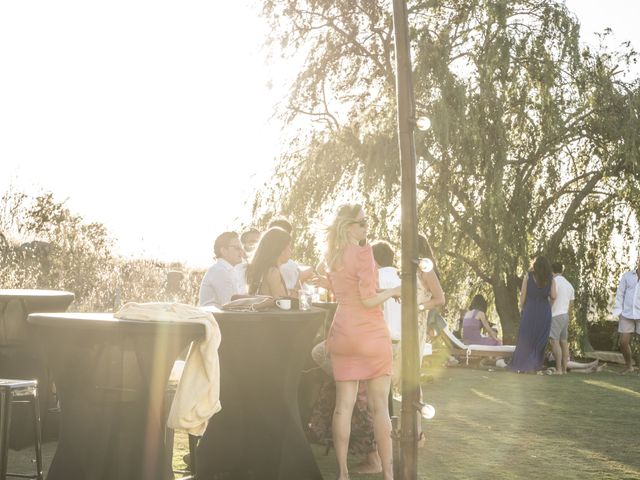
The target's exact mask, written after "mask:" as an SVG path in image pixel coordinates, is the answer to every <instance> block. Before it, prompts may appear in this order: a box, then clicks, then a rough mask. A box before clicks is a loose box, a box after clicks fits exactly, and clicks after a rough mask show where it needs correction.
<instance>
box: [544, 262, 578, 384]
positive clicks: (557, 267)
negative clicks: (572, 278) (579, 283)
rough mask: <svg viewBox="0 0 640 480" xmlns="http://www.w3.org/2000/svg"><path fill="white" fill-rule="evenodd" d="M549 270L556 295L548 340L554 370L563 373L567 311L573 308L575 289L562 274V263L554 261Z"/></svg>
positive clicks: (565, 359)
mask: <svg viewBox="0 0 640 480" xmlns="http://www.w3.org/2000/svg"><path fill="white" fill-rule="evenodd" d="M551 270H552V271H553V277H554V279H555V281H556V292H557V296H556V299H555V301H554V302H553V305H552V306H551V330H550V331H549V341H550V342H551V350H552V351H553V357H554V358H555V360H556V372H557V373H558V374H565V373H567V364H568V363H569V341H568V339H569V312H570V311H571V310H572V308H573V301H574V300H575V291H574V289H573V286H572V285H571V284H570V283H569V281H568V280H567V279H566V278H564V277H563V276H562V272H563V271H564V265H562V264H561V263H554V264H553V265H551Z"/></svg>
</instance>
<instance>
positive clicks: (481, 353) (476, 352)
mask: <svg viewBox="0 0 640 480" xmlns="http://www.w3.org/2000/svg"><path fill="white" fill-rule="evenodd" d="M428 325H429V327H430V328H433V329H434V330H435V331H436V332H437V333H443V334H444V337H443V338H444V339H445V342H446V343H447V344H448V345H449V346H450V348H451V350H452V351H451V353H452V355H454V356H455V355H456V354H457V355H464V356H465V358H466V364H467V365H469V359H470V358H472V357H508V356H511V355H512V354H513V352H514V351H515V349H516V346H515V345H475V344H471V345H466V344H465V343H463V342H462V341H461V340H460V339H459V338H458V337H456V336H455V335H454V333H453V332H452V331H451V330H449V327H448V326H447V322H446V321H445V320H444V318H442V316H441V315H440V314H439V313H437V312H435V311H434V312H433V313H432V314H430V315H429V320H428Z"/></svg>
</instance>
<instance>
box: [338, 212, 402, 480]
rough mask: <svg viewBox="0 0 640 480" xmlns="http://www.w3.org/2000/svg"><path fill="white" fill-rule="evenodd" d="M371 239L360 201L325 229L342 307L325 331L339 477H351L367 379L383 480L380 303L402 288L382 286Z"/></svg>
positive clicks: (385, 377)
mask: <svg viewBox="0 0 640 480" xmlns="http://www.w3.org/2000/svg"><path fill="white" fill-rule="evenodd" d="M366 238H367V219H366V217H365V214H364V210H363V209H362V207H361V206H360V205H343V206H341V207H340V208H339V209H338V213H337V215H336V218H335V220H334V221H333V223H332V225H331V226H330V227H329V228H328V231H327V251H326V256H325V260H326V264H327V267H328V270H327V273H328V279H329V282H330V284H331V288H332V290H333V292H334V294H335V296H336V301H337V303H338V307H337V310H336V313H335V315H334V318H333V323H332V324H331V328H330V330H329V334H328V335H327V342H326V346H327V351H328V352H329V354H330V355H331V363H332V366H333V376H334V378H335V380H336V407H335V409H334V412H333V422H332V430H333V445H334V448H335V451H336V460H337V463H338V477H337V479H338V480H348V478H349V472H348V469H347V452H348V447H349V436H350V433H351V415H352V412H353V407H354V405H355V402H356V398H357V394H358V385H359V382H360V381H366V382H367V395H368V401H369V409H370V410H371V415H372V417H373V432H374V437H375V440H376V443H377V445H378V453H379V455H380V460H381V463H382V475H383V479H384V480H392V479H393V468H392V464H391V461H392V449H391V420H390V418H389V406H388V395H389V388H390V385H391V372H392V351H391V338H390V336H389V330H388V328H387V326H386V324H385V321H384V317H383V314H382V308H381V305H382V304H383V303H384V302H385V301H386V300H388V299H389V298H392V297H399V296H400V287H396V288H392V289H387V290H382V291H379V290H378V271H377V268H376V264H375V261H374V259H373V251H372V250H371V246H369V245H366V244H365V245H364V246H361V243H364V242H365V241H366Z"/></svg>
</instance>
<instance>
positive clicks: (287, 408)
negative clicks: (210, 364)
mask: <svg viewBox="0 0 640 480" xmlns="http://www.w3.org/2000/svg"><path fill="white" fill-rule="evenodd" d="M203 309H204V310H207V311H211V312H212V313H213V314H214V316H215V318H216V321H217V322H218V325H219V326H220V330H221V333H222V343H221V344H220V348H219V351H218V353H219V356H220V372H221V384H220V401H221V403H222V410H221V411H220V412H219V413H217V414H216V415H214V416H213V418H211V420H210V422H209V426H208V427H207V430H206V431H205V433H204V435H203V437H202V439H201V440H200V443H199V444H198V448H197V450H196V452H197V478H198V480H210V479H212V478H214V476H215V475H218V474H223V473H225V472H227V473H230V476H227V477H224V478H225V479H233V480H235V479H244V478H251V477H250V475H253V478H259V479H260V480H276V479H277V480H293V479H295V480H321V479H322V475H321V474H320V470H319V469H318V466H317V465H316V462H315V458H314V456H313V453H312V451H311V447H310V446H309V444H308V442H307V440H306V438H305V435H304V431H303V429H302V424H301V421H300V413H299V410H298V395H297V394H298V382H299V380H300V373H301V371H302V369H303V366H304V362H305V359H306V358H307V356H308V355H309V352H310V351H311V348H312V346H313V340H314V338H315V336H316V333H317V332H318V329H319V328H320V326H321V325H322V322H323V320H324V318H325V315H326V311H325V310H322V309H319V308H311V309H310V310H306V311H281V310H278V311H265V312H219V311H217V310H215V309H214V310H209V309H208V308H207V307H203Z"/></svg>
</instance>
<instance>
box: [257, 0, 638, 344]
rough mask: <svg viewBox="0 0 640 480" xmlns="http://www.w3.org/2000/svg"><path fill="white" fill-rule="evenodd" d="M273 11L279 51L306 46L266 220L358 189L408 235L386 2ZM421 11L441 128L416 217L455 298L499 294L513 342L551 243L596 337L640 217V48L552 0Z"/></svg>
mask: <svg viewBox="0 0 640 480" xmlns="http://www.w3.org/2000/svg"><path fill="white" fill-rule="evenodd" d="M264 15H265V16H266V17H267V18H268V19H269V21H270V22H271V24H272V31H273V34H272V38H271V39H270V40H271V44H272V46H273V47H274V49H279V51H280V52H282V53H283V54H285V55H286V54H287V53H288V52H291V51H294V50H295V51H299V50H302V51H304V52H307V54H306V55H307V56H306V58H305V60H304V62H303V64H302V67H301V70H300V72H299V73H298V75H297V77H296V79H295V81H294V82H293V84H292V86H291V90H290V95H289V101H288V104H287V105H286V106H285V107H284V108H283V109H282V111H281V114H282V116H283V118H284V119H285V120H286V121H287V122H288V129H289V131H290V132H291V137H292V141H291V144H290V146H289V147H288V148H287V149H286V150H285V151H284V153H283V155H282V158H281V161H280V164H279V167H278V171H277V174H276V178H277V179H279V180H278V181H277V182H276V183H275V184H274V185H273V186H272V187H271V189H267V190H265V191H262V192H260V193H259V196H258V200H257V202H256V209H255V215H256V216H257V217H260V216H262V215H265V214H266V212H268V211H269V210H271V211H273V210H279V211H282V212H283V213H285V214H287V215H289V216H290V217H292V218H293V219H294V221H295V223H296V224H297V225H298V226H300V227H301V228H304V227H306V226H308V225H310V224H312V223H313V222H314V221H315V220H317V218H318V215H319V213H318V212H324V211H326V210H327V209H329V208H331V206H332V205H333V204H334V203H335V202H336V201H337V200H339V199H342V198H344V197H347V198H349V197H351V198H352V197H354V196H355V197H356V198H355V199H356V200H361V201H362V202H364V204H365V205H366V208H367V210H368V216H370V217H371V218H372V220H373V229H374V233H375V235H376V236H379V237H382V238H387V239H390V240H392V241H397V239H398V224H399V221H398V220H399V219H398V214H399V201H400V196H399V191H400V185H399V173H400V172H399V162H398V160H397V158H398V154H397V138H396V127H395V77H394V71H393V65H394V62H395V60H394V51H393V31H392V16H391V5H390V2H388V1H376V0H348V1H347V0H342V1H340V0H338V1H331V2H329V1H327V0H313V1H305V2H298V1H293V0H270V1H267V2H265V7H264ZM409 16H410V17H409V24H410V25H411V27H412V31H411V39H412V50H413V56H414V82H415V103H416V110H417V111H418V112H420V113H421V114H422V113H424V114H426V115H428V116H429V117H430V118H431V121H432V125H433V126H432V129H431V130H430V131H428V132H426V133H421V132H418V133H417V134H416V149H417V154H418V156H419V158H418V165H417V172H416V173H417V180H418V201H419V204H418V211H419V219H420V220H419V222H420V225H419V227H420V228H421V229H422V230H423V231H424V232H425V233H426V234H427V235H428V237H430V239H431V240H432V243H433V244H434V246H435V248H436V254H437V255H438V257H439V260H440V271H441V273H442V276H443V278H442V280H443V284H444V287H445V291H446V292H447V296H448V299H449V300H448V304H449V308H451V307H457V308H460V307H464V306H465V302H466V301H467V299H468V297H469V295H471V294H473V293H476V292H480V291H484V292H485V293H489V292H490V293H492V294H493V297H494V299H495V306H496V310H497V313H498V314H499V316H500V319H501V323H502V328H503V333H504V335H505V336H506V337H507V339H509V338H513V336H514V335H515V333H516V329H517V322H518V319H519V312H518V307H517V295H518V290H519V286H520V281H521V278H522V275H523V272H524V271H525V270H526V268H527V267H528V261H529V259H530V258H531V257H532V256H534V255H536V254H539V253H544V254H545V255H547V256H549V257H550V258H552V259H553V260H560V261H564V262H565V263H566V264H567V265H568V266H569V267H568V271H567V277H568V278H569V280H570V281H572V282H573V283H574V284H575V285H576V287H577V290H578V297H579V299H580V300H579V302H578V308H577V313H578V317H579V322H578V324H577V325H576V328H577V330H578V331H579V332H582V333H584V331H586V322H587V319H588V318H589V317H593V318H597V317H599V316H602V315H603V314H604V312H605V310H606V308H607V304H608V301H609V298H610V294H611V290H612V289H614V288H615V286H614V283H615V279H616V277H617V275H618V274H619V273H620V270H621V269H622V267H623V265H621V264H620V263H619V258H618V259H616V258H612V256H611V255H609V252H610V251H611V250H612V249H613V248H614V247H615V245H613V244H612V242H613V241H614V239H616V238H617V239H618V241H620V239H622V244H623V245H624V244H627V243H628V242H629V241H630V240H631V239H633V237H634V235H636V233H637V232H636V231H635V229H634V230H632V229H630V228H629V227H630V225H631V226H633V225H635V224H637V221H638V219H639V218H640V217H639V215H640V210H639V209H638V199H637V195H635V194H634V192H636V191H637V188H638V182H639V181H640V166H639V157H640V149H639V147H638V145H639V143H638V134H639V132H640V121H639V117H640V99H639V94H640V87H639V85H640V84H639V83H638V80H635V81H629V80H627V78H628V76H629V75H628V67H629V65H630V64H632V63H634V62H635V61H636V52H635V51H633V49H631V48H630V46H629V45H628V44H627V45H622V46H620V47H619V48H618V49H617V50H615V51H611V50H609V49H608V48H607V47H606V46H605V42H606V40H607V36H606V34H604V35H603V44H602V45H601V46H600V47H599V48H597V49H589V48H586V47H583V46H581V45H580V43H579V24H578V22H577V21H576V19H575V18H574V17H573V16H572V15H571V13H570V12H568V11H567V9H566V7H565V6H564V4H562V3H558V2H555V1H548V0H547V1H543V0H517V1H507V0H470V1H466V0H465V1H461V0H415V1H411V2H409ZM354 192H357V193H355V194H354ZM630 218H631V219H630ZM634 222H635V223H634ZM305 245H308V242H306V243H305ZM623 248H625V247H623ZM299 253H303V254H304V255H307V256H312V255H313V252H310V251H306V252H299ZM623 253H624V252H623ZM581 338H584V335H581Z"/></svg>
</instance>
